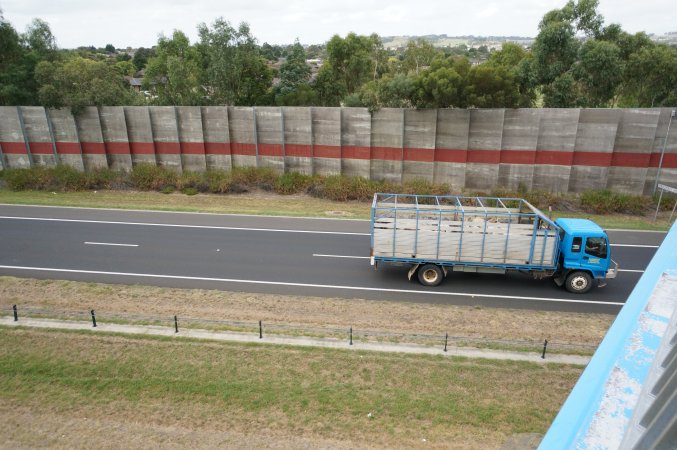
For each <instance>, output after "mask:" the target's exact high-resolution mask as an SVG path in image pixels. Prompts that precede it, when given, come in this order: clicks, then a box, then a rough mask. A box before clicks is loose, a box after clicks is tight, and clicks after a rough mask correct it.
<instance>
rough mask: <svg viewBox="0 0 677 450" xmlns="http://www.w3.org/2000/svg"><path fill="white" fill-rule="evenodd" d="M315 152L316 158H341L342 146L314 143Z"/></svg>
mask: <svg viewBox="0 0 677 450" xmlns="http://www.w3.org/2000/svg"><path fill="white" fill-rule="evenodd" d="M313 152H314V153H315V157H316V158H336V159H340V158H341V147H339V146H337V145H314V146H313Z"/></svg>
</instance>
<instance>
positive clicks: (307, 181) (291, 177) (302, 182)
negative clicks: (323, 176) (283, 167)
mask: <svg viewBox="0 0 677 450" xmlns="http://www.w3.org/2000/svg"><path fill="white" fill-rule="evenodd" d="M312 183H313V177H311V176H310V175H304V174H302V173H298V172H289V173H285V174H283V175H281V176H280V177H278V179H277V181H276V182H275V192H277V193H278V194H283V195H288V194H297V193H299V192H305V191H306V190H307V189H308V188H309V187H310V185H311V184H312Z"/></svg>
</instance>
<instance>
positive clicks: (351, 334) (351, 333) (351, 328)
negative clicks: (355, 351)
mask: <svg viewBox="0 0 677 450" xmlns="http://www.w3.org/2000/svg"><path fill="white" fill-rule="evenodd" d="M350 345H353V327H350Z"/></svg>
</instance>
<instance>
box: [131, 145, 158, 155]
mask: <svg viewBox="0 0 677 450" xmlns="http://www.w3.org/2000/svg"><path fill="white" fill-rule="evenodd" d="M129 149H130V150H131V151H132V155H154V154H155V144H154V143H153V142H130V143H129Z"/></svg>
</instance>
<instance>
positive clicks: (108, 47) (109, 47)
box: [104, 44, 116, 54]
mask: <svg viewBox="0 0 677 450" xmlns="http://www.w3.org/2000/svg"><path fill="white" fill-rule="evenodd" d="M104 50H105V51H106V53H111V54H112V53H115V52H116V50H115V46H114V45H113V44H106V47H105V48H104Z"/></svg>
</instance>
